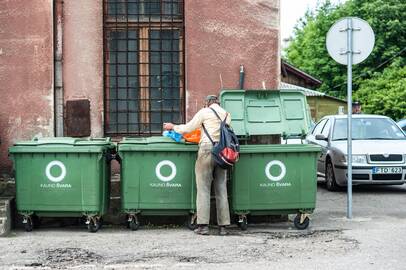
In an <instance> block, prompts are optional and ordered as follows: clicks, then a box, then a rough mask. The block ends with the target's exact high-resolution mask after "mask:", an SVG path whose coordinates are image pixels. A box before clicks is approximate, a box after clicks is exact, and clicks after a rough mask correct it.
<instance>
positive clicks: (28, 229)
mask: <svg viewBox="0 0 406 270" xmlns="http://www.w3.org/2000/svg"><path fill="white" fill-rule="evenodd" d="M23 222H24V229H25V231H26V232H31V231H32V229H33V228H34V224H33V222H32V218H31V217H30V216H28V217H26V218H24V221H23Z"/></svg>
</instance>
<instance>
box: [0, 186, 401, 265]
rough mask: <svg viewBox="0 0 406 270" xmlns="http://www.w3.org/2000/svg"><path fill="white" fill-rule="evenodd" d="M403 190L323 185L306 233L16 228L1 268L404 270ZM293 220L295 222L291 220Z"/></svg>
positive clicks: (1, 244) (270, 228) (2, 245)
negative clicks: (349, 205) (350, 190)
mask: <svg viewBox="0 0 406 270" xmlns="http://www.w3.org/2000/svg"><path fill="white" fill-rule="evenodd" d="M405 195H406V185H402V186H360V187H354V194H353V219H351V220H349V219H347V218H346V192H345V190H343V191H339V192H328V191H327V190H326V189H325V188H324V186H323V185H322V184H319V186H318V194H317V208H316V210H315V212H314V214H313V215H312V216H311V224H310V227H309V229H307V230H304V231H298V230H296V229H295V228H294V226H293V224H292V222H290V221H289V222H281V223H273V224H256V225H251V226H249V228H248V230H247V231H245V232H242V231H240V230H239V229H238V228H237V227H235V226H234V227H232V228H230V235H228V236H219V235H218V233H217V228H215V227H213V228H211V235H209V236H199V235H195V234H193V233H192V232H191V231H189V230H188V229H186V228H184V227H181V226H167V227H149V226H148V227H141V228H140V229H139V230H138V231H134V232H133V231H129V230H128V229H126V228H125V227H124V226H122V227H121V226H118V227H108V226H107V227H103V228H102V229H101V230H100V231H99V232H97V233H88V232H87V231H86V229H85V228H83V227H77V226H71V227H63V228H60V227H52V226H50V227H49V226H48V227H42V228H39V229H37V230H34V231H33V232H31V233H26V232H24V231H22V230H14V231H13V232H12V234H11V235H10V236H9V237H7V238H0V268H1V269H363V270H364V269H406V256H405V255H404V253H405V251H406V235H405V232H406V196H405ZM293 217H294V216H292V217H290V218H291V219H292V218H293Z"/></svg>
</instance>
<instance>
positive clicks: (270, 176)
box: [265, 160, 286, 182]
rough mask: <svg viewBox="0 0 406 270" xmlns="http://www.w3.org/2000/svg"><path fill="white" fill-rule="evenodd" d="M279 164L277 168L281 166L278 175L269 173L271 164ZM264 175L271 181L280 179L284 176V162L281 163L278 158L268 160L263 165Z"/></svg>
mask: <svg viewBox="0 0 406 270" xmlns="http://www.w3.org/2000/svg"><path fill="white" fill-rule="evenodd" d="M274 165H275V166H279V168H281V173H280V174H279V175H278V176H273V175H272V174H271V167H272V166H274ZM265 175H266V177H268V179H269V180H271V181H275V182H276V181H280V180H282V178H283V177H285V175H286V167H285V164H283V163H282V162H281V161H279V160H272V161H270V162H269V163H268V164H267V165H266V167H265Z"/></svg>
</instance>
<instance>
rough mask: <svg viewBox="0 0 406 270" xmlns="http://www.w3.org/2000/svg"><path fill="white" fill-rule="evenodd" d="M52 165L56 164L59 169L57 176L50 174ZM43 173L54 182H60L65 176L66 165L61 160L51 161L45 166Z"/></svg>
mask: <svg viewBox="0 0 406 270" xmlns="http://www.w3.org/2000/svg"><path fill="white" fill-rule="evenodd" d="M54 166H57V167H59V168H60V169H61V174H60V175H59V176H53V175H52V174H51V169H52V167H54ZM45 175H46V176H47V178H48V179H49V180H50V181H52V182H55V183H57V182H61V181H62V180H63V179H64V178H65V176H66V167H65V165H64V164H63V163H62V162H60V161H58V160H54V161H51V162H49V163H48V165H47V167H46V168H45Z"/></svg>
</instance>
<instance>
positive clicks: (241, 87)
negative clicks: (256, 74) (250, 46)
mask: <svg viewBox="0 0 406 270" xmlns="http://www.w3.org/2000/svg"><path fill="white" fill-rule="evenodd" d="M244 79H245V72H244V66H243V65H240V89H244Z"/></svg>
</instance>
